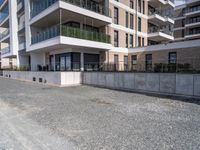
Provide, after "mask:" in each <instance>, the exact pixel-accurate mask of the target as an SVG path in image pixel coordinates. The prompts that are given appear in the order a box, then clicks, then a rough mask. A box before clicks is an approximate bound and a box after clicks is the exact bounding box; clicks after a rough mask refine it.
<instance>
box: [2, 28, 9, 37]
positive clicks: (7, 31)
mask: <svg viewBox="0 0 200 150" xmlns="http://www.w3.org/2000/svg"><path fill="white" fill-rule="evenodd" d="M8 35H9V29H6V30H5V31H4V32H2V33H0V39H3V38H4V37H6V36H8Z"/></svg>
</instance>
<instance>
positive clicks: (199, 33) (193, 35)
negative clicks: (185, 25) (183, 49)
mask: <svg viewBox="0 0 200 150" xmlns="http://www.w3.org/2000/svg"><path fill="white" fill-rule="evenodd" d="M185 38H186V39H197V38H200V28H196V29H192V30H190V31H189V34H188V35H186V36H185Z"/></svg>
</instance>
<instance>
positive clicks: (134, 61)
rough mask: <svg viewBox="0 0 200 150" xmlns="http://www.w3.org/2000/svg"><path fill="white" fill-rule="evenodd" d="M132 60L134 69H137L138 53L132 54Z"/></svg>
mask: <svg viewBox="0 0 200 150" xmlns="http://www.w3.org/2000/svg"><path fill="white" fill-rule="evenodd" d="M131 61H132V70H136V69H137V68H136V65H137V55H132V56H131Z"/></svg>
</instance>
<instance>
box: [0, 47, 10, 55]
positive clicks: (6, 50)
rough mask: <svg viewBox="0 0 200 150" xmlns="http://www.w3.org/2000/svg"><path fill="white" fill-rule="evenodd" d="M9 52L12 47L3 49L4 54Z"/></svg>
mask: <svg viewBox="0 0 200 150" xmlns="http://www.w3.org/2000/svg"><path fill="white" fill-rule="evenodd" d="M7 53H10V47H5V48H3V49H1V54H2V55H4V54H7Z"/></svg>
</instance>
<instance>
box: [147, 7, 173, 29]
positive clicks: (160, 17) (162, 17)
mask: <svg viewBox="0 0 200 150" xmlns="http://www.w3.org/2000/svg"><path fill="white" fill-rule="evenodd" d="M148 15H149V16H148V19H149V21H150V22H152V23H153V24H154V23H156V24H160V25H165V24H166V23H170V24H174V20H173V18H174V16H173V14H172V13H171V12H169V11H167V10H166V11H165V10H158V9H157V10H154V9H150V8H149V12H148Z"/></svg>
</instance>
